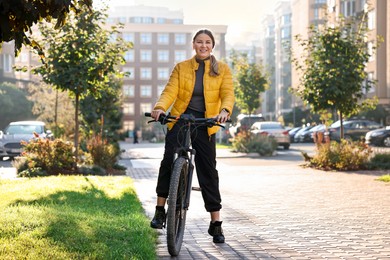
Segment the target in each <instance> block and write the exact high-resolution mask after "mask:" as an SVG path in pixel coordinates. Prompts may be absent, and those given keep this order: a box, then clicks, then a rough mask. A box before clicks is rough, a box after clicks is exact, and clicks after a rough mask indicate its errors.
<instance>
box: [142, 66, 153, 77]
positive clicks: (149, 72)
mask: <svg viewBox="0 0 390 260" xmlns="http://www.w3.org/2000/svg"><path fill="white" fill-rule="evenodd" d="M151 78H152V69H151V68H141V79H151Z"/></svg>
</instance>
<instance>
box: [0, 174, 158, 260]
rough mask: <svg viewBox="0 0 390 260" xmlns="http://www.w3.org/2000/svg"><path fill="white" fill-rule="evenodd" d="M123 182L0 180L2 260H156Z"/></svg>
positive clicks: (152, 240) (127, 181) (151, 238)
mask: <svg viewBox="0 0 390 260" xmlns="http://www.w3.org/2000/svg"><path fill="white" fill-rule="evenodd" d="M156 241H157V233H156V232H155V231H154V230H152V229H151V228H150V226H149V220H148V219H147V218H146V216H145V214H144V212H143V209H142V207H141V205H140V202H139V201H138V198H137V196H136V194H135V191H134V188H133V183H132V180H131V178H129V177H125V176H115V177H94V176H88V177H83V176H58V177H57V176H56V177H45V178H31V179H27V178H26V179H24V178H23V179H17V180H2V179H0V259H40V260H42V259H61V260H64V259H156Z"/></svg>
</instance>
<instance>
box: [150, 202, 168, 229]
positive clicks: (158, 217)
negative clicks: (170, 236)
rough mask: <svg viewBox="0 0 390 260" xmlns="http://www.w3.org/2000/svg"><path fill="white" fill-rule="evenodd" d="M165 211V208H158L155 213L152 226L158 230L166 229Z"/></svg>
mask: <svg viewBox="0 0 390 260" xmlns="http://www.w3.org/2000/svg"><path fill="white" fill-rule="evenodd" d="M165 218H166V215H165V209H164V207H159V206H156V212H155V213H154V217H153V219H152V221H151V222H150V226H151V227H152V228H156V229H162V228H163V227H165Z"/></svg>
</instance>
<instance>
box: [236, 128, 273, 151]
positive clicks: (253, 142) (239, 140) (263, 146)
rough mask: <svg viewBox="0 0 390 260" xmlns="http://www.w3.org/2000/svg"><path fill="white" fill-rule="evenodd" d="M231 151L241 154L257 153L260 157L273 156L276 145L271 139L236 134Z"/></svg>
mask: <svg viewBox="0 0 390 260" xmlns="http://www.w3.org/2000/svg"><path fill="white" fill-rule="evenodd" d="M232 147H233V151H235V152H241V153H258V154H259V155H261V156H271V155H273V154H274V152H275V150H276V148H277V147H278V144H277V142H276V140H275V139H274V138H272V137H269V136H265V135H255V134H251V133H250V132H248V131H246V132H241V133H238V134H237V136H236V137H235V138H234V140H233V143H232Z"/></svg>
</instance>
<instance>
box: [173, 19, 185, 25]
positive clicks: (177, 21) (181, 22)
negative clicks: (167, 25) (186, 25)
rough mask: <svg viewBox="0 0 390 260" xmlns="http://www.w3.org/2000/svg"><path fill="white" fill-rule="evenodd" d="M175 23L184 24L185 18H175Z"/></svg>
mask: <svg viewBox="0 0 390 260" xmlns="http://www.w3.org/2000/svg"><path fill="white" fill-rule="evenodd" d="M172 23H173V24H183V19H173V21H172Z"/></svg>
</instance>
